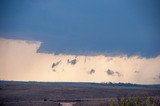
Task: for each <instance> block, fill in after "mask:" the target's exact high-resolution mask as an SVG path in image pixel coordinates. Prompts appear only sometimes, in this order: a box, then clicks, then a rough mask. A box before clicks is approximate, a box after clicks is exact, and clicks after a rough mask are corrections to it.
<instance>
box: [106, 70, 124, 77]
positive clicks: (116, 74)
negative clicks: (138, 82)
mask: <svg viewBox="0 0 160 106" xmlns="http://www.w3.org/2000/svg"><path fill="white" fill-rule="evenodd" d="M106 73H107V74H108V75H112V76H118V77H121V76H122V74H121V73H120V72H118V71H113V70H111V69H108V70H107V71H106Z"/></svg>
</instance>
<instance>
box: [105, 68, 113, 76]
mask: <svg viewBox="0 0 160 106" xmlns="http://www.w3.org/2000/svg"><path fill="white" fill-rule="evenodd" d="M106 73H107V74H108V75H114V71H112V70H110V69H108V70H107V71H106Z"/></svg>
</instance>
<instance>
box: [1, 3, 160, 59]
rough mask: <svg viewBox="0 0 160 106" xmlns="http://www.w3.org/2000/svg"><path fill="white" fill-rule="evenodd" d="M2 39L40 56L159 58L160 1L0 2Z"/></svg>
mask: <svg viewBox="0 0 160 106" xmlns="http://www.w3.org/2000/svg"><path fill="white" fill-rule="evenodd" d="M0 37H2V38H14V39H27V40H38V41H42V42H43V44H42V46H41V48H40V51H41V52H51V53H52V52H54V53H65V54H85V53H87V54H92V53H102V54H103V53H104V54H106V53H109V54H119V53H120V54H127V55H135V54H138V55H142V56H146V57H150V56H157V55H159V54H160V0H0Z"/></svg>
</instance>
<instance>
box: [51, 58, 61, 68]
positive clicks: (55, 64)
mask: <svg viewBox="0 0 160 106" xmlns="http://www.w3.org/2000/svg"><path fill="white" fill-rule="evenodd" d="M60 62H61V60H60V61H58V62H56V63H53V64H52V68H54V67H56V66H57V65H58V64H59V63H60Z"/></svg>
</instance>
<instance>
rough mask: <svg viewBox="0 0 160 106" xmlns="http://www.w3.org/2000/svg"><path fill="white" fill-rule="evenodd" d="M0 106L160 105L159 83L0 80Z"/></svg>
mask: <svg viewBox="0 0 160 106" xmlns="http://www.w3.org/2000/svg"><path fill="white" fill-rule="evenodd" d="M0 105H2V106H17V105H18V106H146V105H148V106H150V105H152V106H160V85H137V84H124V83H116V84H114V83H82V82H77V83H76V82H75V83H73V82H18V81H0Z"/></svg>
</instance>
